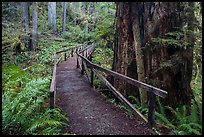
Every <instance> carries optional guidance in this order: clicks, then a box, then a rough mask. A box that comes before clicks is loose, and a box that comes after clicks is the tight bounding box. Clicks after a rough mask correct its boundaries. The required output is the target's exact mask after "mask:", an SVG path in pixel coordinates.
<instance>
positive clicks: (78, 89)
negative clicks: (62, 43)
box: [56, 57, 155, 135]
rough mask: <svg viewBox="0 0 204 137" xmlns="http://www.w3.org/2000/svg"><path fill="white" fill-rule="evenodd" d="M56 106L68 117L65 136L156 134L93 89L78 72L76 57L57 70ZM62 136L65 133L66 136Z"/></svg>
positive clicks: (62, 64)
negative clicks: (68, 134)
mask: <svg viewBox="0 0 204 137" xmlns="http://www.w3.org/2000/svg"><path fill="white" fill-rule="evenodd" d="M56 96H57V101H56V104H57V106H58V107H60V108H61V109H62V111H63V113H65V114H66V115H67V116H68V119H69V120H68V125H69V126H68V127H66V128H64V129H63V130H62V132H63V133H71V134H76V135H153V134H155V132H154V131H152V130H151V129H149V128H148V127H147V126H146V124H145V123H144V122H142V121H140V120H139V119H138V118H136V117H130V116H129V115H128V114H127V113H126V112H125V111H124V110H122V109H120V108H119V107H117V106H115V105H114V104H113V103H111V102H110V101H109V100H108V99H107V98H106V97H105V96H102V95H101V93H99V92H98V91H97V90H95V89H94V88H92V87H91V86H90V84H89V83H88V80H87V79H86V77H85V76H83V75H81V72H80V70H79V69H76V57H73V58H71V59H69V60H68V61H66V62H63V63H60V64H59V65H58V67H57V93H56ZM63 133H62V134H63Z"/></svg>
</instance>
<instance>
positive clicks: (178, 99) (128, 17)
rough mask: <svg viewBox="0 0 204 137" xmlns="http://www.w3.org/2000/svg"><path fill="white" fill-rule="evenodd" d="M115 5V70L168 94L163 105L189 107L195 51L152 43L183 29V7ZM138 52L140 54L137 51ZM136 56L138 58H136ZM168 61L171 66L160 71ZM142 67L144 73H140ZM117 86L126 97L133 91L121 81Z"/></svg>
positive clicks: (133, 4)
mask: <svg viewBox="0 0 204 137" xmlns="http://www.w3.org/2000/svg"><path fill="white" fill-rule="evenodd" d="M116 4H117V22H116V29H117V30H116V44H115V49H114V52H115V53H114V62H113V70H115V71H117V72H119V73H121V74H124V75H127V76H131V77H133V78H135V79H138V78H139V80H142V79H143V78H145V81H144V82H147V83H149V84H150V85H153V86H156V87H158V88H161V89H163V90H166V91H167V92H168V97H167V98H166V99H165V101H164V103H166V104H168V105H169V106H171V107H177V106H178V105H179V104H187V105H189V104H190V103H191V98H192V97H191V95H192V91H191V88H190V81H191V76H192V60H191V59H192V50H193V48H186V49H185V48H182V46H183V45H181V47H175V46H174V45H167V44H164V43H160V44H156V45H155V44H154V43H153V42H152V38H157V37H160V38H164V37H166V34H167V33H168V32H171V31H175V30H177V31H178V30H179V29H182V28H183V26H184V25H185V23H184V21H183V20H182V19H181V17H180V15H181V14H185V13H183V9H181V6H180V3H179V2H134V3H129V2H118V3H116ZM178 28H179V29H178ZM133 36H134V37H133ZM134 40H135V41H134ZM134 46H135V47H134ZM139 49H141V50H140V51H138V50H139ZM135 50H136V52H135ZM133 53H134V54H133ZM137 53H139V56H136V54H137ZM136 57H137V60H135V58H136ZM142 58H143V60H142ZM190 58H191V59H190ZM167 61H169V62H170V63H171V65H170V66H167V67H164V66H163V67H162V68H161V66H162V63H163V62H167ZM142 64H143V66H144V70H141V68H142V67H141V66H142ZM137 66H138V67H139V68H137ZM141 71H144V72H141ZM139 73H141V74H142V75H141V74H139ZM133 74H134V75H133ZM114 84H115V86H116V88H117V89H118V90H119V91H120V92H122V93H124V94H126V92H128V91H130V90H129V87H127V85H126V84H124V82H122V81H117V80H115V81H114ZM129 93H131V94H133V93H136V92H135V91H132V92H129Z"/></svg>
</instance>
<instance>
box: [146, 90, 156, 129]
mask: <svg viewBox="0 0 204 137" xmlns="http://www.w3.org/2000/svg"><path fill="white" fill-rule="evenodd" d="M148 95H149V104H148V106H149V111H148V123H147V125H148V126H149V127H150V128H152V127H153V126H154V125H155V94H154V93H152V92H149V94H148Z"/></svg>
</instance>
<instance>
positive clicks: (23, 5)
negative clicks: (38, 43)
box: [21, 2, 30, 48]
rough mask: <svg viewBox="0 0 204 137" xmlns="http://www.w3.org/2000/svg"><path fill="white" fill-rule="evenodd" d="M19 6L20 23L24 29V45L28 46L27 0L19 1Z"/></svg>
mask: <svg viewBox="0 0 204 137" xmlns="http://www.w3.org/2000/svg"><path fill="white" fill-rule="evenodd" d="M21 8H22V24H23V30H24V38H23V41H24V45H25V47H27V48H29V47H30V44H29V41H30V36H29V17H30V16H29V3H28V2H21Z"/></svg>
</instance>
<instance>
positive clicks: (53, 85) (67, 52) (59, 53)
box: [50, 45, 88, 109]
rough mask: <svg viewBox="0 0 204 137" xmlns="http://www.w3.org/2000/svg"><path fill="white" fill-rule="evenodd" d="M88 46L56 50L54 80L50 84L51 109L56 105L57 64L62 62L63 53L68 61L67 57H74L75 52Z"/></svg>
mask: <svg viewBox="0 0 204 137" xmlns="http://www.w3.org/2000/svg"><path fill="white" fill-rule="evenodd" d="M87 46H88V45H82V46H75V47H71V48H67V49H64V50H61V51H57V52H54V67H53V71H52V81H51V85H50V109H53V108H54V107H55V100H56V99H55V97H56V73H57V65H58V64H59V63H60V61H61V59H62V58H63V55H64V60H65V61H66V60H67V58H69V57H73V56H74V54H76V53H77V52H79V51H82V50H84V49H86V48H87ZM63 53H64V54H63Z"/></svg>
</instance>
